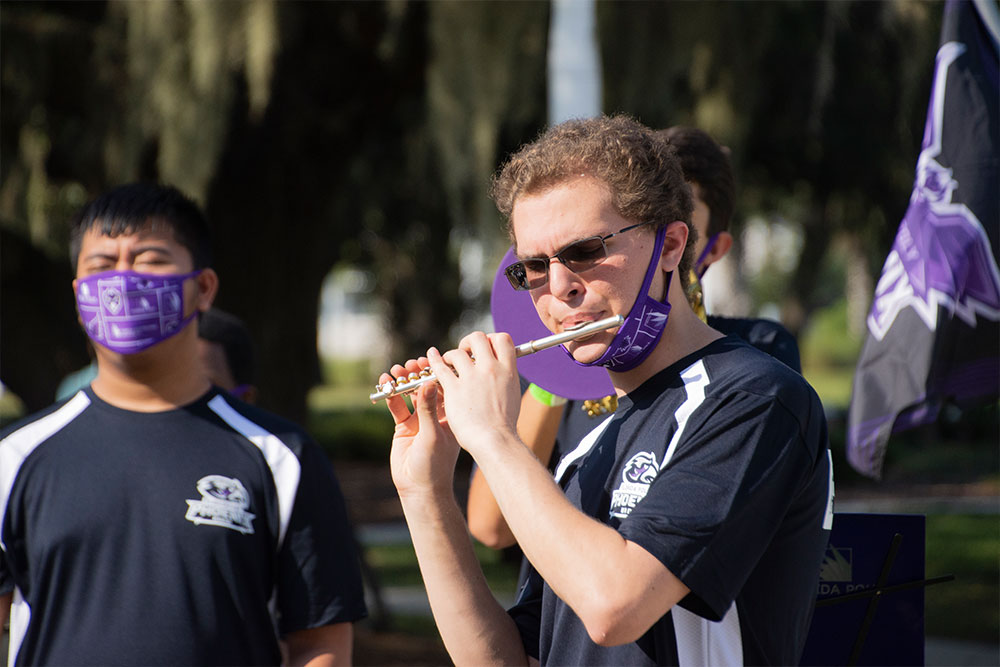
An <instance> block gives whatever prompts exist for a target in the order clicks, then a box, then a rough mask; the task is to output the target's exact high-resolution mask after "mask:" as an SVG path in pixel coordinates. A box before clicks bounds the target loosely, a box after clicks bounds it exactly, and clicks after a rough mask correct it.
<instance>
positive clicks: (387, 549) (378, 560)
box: [364, 544, 518, 593]
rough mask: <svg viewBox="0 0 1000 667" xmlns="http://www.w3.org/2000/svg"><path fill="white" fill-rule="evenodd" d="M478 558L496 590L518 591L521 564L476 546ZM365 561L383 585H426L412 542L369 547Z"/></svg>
mask: <svg viewBox="0 0 1000 667" xmlns="http://www.w3.org/2000/svg"><path fill="white" fill-rule="evenodd" d="M475 550H476V557H477V558H478V559H479V563H480V565H481V566H482V568H483V574H485V575H486V581H487V583H489V585H490V589H491V590H492V591H494V592H495V593H514V591H515V589H516V587H517V574H518V563H512V562H508V561H506V560H504V558H503V554H502V553H501V552H499V551H495V550H493V549H488V548H486V547H484V546H482V545H480V544H476V545H475ZM364 554H365V560H366V561H367V563H368V564H369V565H370V566H371V567H372V568H373V569H374V570H375V572H376V573H377V575H378V578H379V583H381V584H382V585H383V586H417V587H423V585H424V582H423V579H421V577H420V571H419V569H418V567H417V557H416V554H415V553H414V551H413V546H412V545H411V544H391V545H378V546H370V547H366V548H365V550H364Z"/></svg>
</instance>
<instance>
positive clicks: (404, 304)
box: [0, 0, 940, 419]
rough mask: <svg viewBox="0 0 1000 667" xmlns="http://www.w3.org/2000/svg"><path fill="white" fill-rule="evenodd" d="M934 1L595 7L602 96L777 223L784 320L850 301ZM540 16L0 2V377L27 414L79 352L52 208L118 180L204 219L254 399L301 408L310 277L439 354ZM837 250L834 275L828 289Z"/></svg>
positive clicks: (935, 12) (896, 190)
mask: <svg viewBox="0 0 1000 667" xmlns="http://www.w3.org/2000/svg"><path fill="white" fill-rule="evenodd" d="M939 7H940V5H939V4H935V3H918V2H911V3H870V2H816V3H785V2H782V3H728V2H703V3H662V2H629V3H614V2H603V3H598V5H597V11H598V30H599V35H600V47H601V53H602V62H603V69H604V90H605V93H604V99H605V109H606V110H607V111H609V112H615V111H623V112H627V113H630V114H632V115H635V116H637V117H639V118H640V119H641V120H642V121H643V122H645V123H647V124H649V125H651V126H654V127H663V126H667V125H672V124H678V123H687V124H694V125H698V126H701V127H704V128H705V129H707V130H708V131H710V132H711V133H713V134H714V135H715V136H717V137H719V138H720V140H722V141H723V142H724V143H726V144H727V145H729V146H730V147H731V148H732V150H733V155H734V159H735V166H736V170H737V175H738V180H739V184H740V198H741V199H740V201H741V212H742V213H743V214H744V215H748V214H751V213H754V214H761V215H765V216H772V217H776V216H784V217H786V218H788V219H790V220H794V221H796V223H797V224H799V225H800V226H801V228H802V238H803V251H802V253H801V257H800V259H799V265H798V268H797V269H795V270H794V272H793V273H792V275H791V277H790V278H789V279H788V280H787V283H785V284H782V285H779V286H778V288H777V289H778V293H777V298H778V299H779V300H781V301H782V303H783V307H784V315H785V320H786V323H788V324H789V325H790V326H791V327H792V328H793V329H799V328H801V326H802V325H803V323H804V322H805V321H806V320H807V319H808V317H809V315H810V313H811V312H812V311H813V310H814V309H816V308H818V307H820V306H823V305H825V304H827V303H829V301H830V300H831V299H833V298H835V297H837V296H839V295H840V294H843V293H844V289H845V288H844V283H843V279H844V278H843V274H844V273H845V272H846V274H847V276H848V278H847V280H848V285H853V286H854V287H853V289H854V291H855V293H856V294H857V295H858V296H856V297H854V298H853V302H854V303H860V304H862V305H861V306H860V307H856V309H859V310H861V311H862V312H863V311H864V310H865V309H866V308H867V299H868V298H870V294H871V291H872V290H871V286H870V283H871V275H873V273H874V271H875V270H877V269H878V267H879V266H880V264H881V262H882V260H883V259H884V257H885V251H886V249H887V248H888V245H889V243H890V241H891V238H892V235H893V232H894V230H895V228H896V225H897V222H898V220H899V218H900V216H901V214H902V212H903V209H904V207H905V205H906V201H907V200H908V195H909V189H910V186H911V181H912V174H913V167H914V162H915V158H916V155H917V152H918V149H919V142H920V130H921V127H922V122H923V116H924V113H925V110H926V101H927V95H928V91H929V85H930V76H931V70H932V63H933V53H934V49H935V48H936V40H937V34H938V21H939V19H940V16H939V15H940V11H939ZM548 18H549V6H548V4H547V3H546V2H509V3H500V2H491V3H469V2H429V3H425V2H402V1H394V0H386V1H384V2H365V3H334V2H330V3H299V2H276V1H275V0H248V1H247V2H240V3H231V2H141V3H140V2H117V1H109V2H88V3H77V2H71V3H31V2H29V3H13V2H5V3H3V5H2V7H0V30H2V39H0V62H2V80H0V86H2V88H0V95H2V99H3V104H2V106H0V151H2V155H3V159H2V161H0V226H2V230H3V237H2V239H0V240H2V242H3V265H2V267H0V269H2V272H3V275H2V285H0V291H2V293H0V299H2V302H0V306H2V313H0V315H2V316H0V379H2V381H3V382H4V384H5V385H7V386H8V387H9V388H10V389H11V390H12V391H13V392H14V393H15V394H17V395H19V396H20V397H21V398H22V399H23V400H24V401H25V403H26V405H27V407H28V408H29V409H34V408H38V407H41V406H42V405H44V404H45V403H46V402H47V396H50V395H51V392H52V391H53V390H54V388H55V385H56V383H57V382H58V379H59V378H61V377H62V376H64V375H65V374H67V373H69V372H71V371H73V370H75V369H76V368H78V367H79V366H82V365H83V364H85V363H86V361H87V356H86V351H85V346H84V345H83V343H82V338H81V336H80V334H79V332H78V330H77V327H76V326H75V323H74V322H73V321H72V313H71V315H70V317H69V318H67V319H66V320H65V321H63V320H62V319H61V318H57V317H55V315H54V314H53V311H54V310H55V309H56V308H62V309H65V308H67V303H71V302H68V299H70V298H71V297H69V287H68V282H67V281H66V280H65V278H66V277H67V276H68V270H69V269H68V264H67V258H66V243H65V237H66V221H67V220H68V218H69V216H70V214H71V212H72V211H73V210H74V209H75V208H77V207H79V206H80V205H82V204H83V203H84V202H85V201H86V200H87V199H89V198H90V197H92V196H94V195H96V194H98V193H99V192H101V191H103V190H105V189H107V188H108V187H110V186H112V185H114V184H118V183H121V182H124V181H129V180H135V179H140V178H146V179H159V180H162V181H167V182H172V183H174V184H176V185H178V186H179V187H181V188H182V189H183V190H185V191H186V192H188V193H189V194H190V195H191V196H193V197H194V198H195V199H196V200H198V201H199V202H200V203H202V204H203V205H204V207H205V208H206V211H207V212H208V214H209V217H210V219H211V220H212V222H213V224H214V226H215V229H216V235H217V248H218V252H217V261H216V265H217V268H218V270H219V272H220V275H221V276H222V289H221V292H220V295H219V299H218V304H219V305H220V306H221V307H223V308H225V309H227V310H230V311H232V312H234V313H235V314H237V315H239V316H240V317H242V318H244V319H245V320H246V321H247V322H248V324H249V325H250V328H251V330H252V332H253V334H254V336H255V338H256V340H257V343H258V346H259V348H260V359H261V363H260V378H259V380H260V384H261V386H262V387H263V389H264V393H263V402H264V404H265V406H267V407H270V408H272V409H275V410H277V411H279V412H281V413H284V414H286V415H288V416H291V417H293V418H295V419H302V418H303V417H304V415H305V404H306V403H305V399H306V394H307V392H308V390H309V388H310V387H311V386H313V385H314V384H315V383H316V381H317V380H318V379H319V370H318V369H319V366H318V358H317V351H316V321H317V314H318V313H317V311H318V303H319V292H320V286H321V283H322V281H323V279H324V277H325V276H326V275H327V274H328V273H329V271H330V270H331V269H332V268H333V267H335V266H341V265H354V266H360V267H365V268H367V269H368V270H370V271H371V272H372V273H373V275H374V277H375V284H376V286H377V287H376V290H377V291H376V296H377V298H380V299H383V300H384V301H385V303H386V304H387V307H386V312H387V313H388V321H387V323H386V325H387V327H386V328H387V330H388V331H389V333H390V335H391V336H392V342H393V347H394V353H393V354H399V355H400V358H403V357H402V355H409V354H411V353H413V352H415V351H418V350H421V349H424V348H426V347H427V346H428V345H431V344H435V345H445V344H447V343H448V342H449V341H450V336H449V334H450V333H451V331H452V326H453V324H454V323H455V322H456V321H460V320H461V318H462V316H463V313H466V312H467V311H468V310H469V309H476V308H479V309H480V312H481V310H482V309H483V307H484V305H485V297H486V291H485V290H486V289H488V285H486V284H484V285H482V286H481V288H480V289H478V290H476V289H475V286H473V289H472V290H471V291H470V290H464V291H463V293H462V295H460V294H459V289H458V285H459V284H460V283H461V282H462V280H463V275H462V274H461V272H460V270H459V259H460V255H461V253H462V252H463V250H464V249H465V248H467V247H469V243H470V242H478V243H479V244H480V248H481V249H482V253H483V257H484V258H485V259H484V261H485V262H489V263H492V262H493V261H495V257H498V256H499V253H500V252H502V249H503V247H505V245H506V241H505V240H504V239H503V237H502V235H501V233H500V230H499V225H498V224H497V222H498V219H497V215H496V213H495V211H494V210H493V208H492V204H491V203H490V202H489V200H488V199H487V198H486V195H485V192H486V188H487V185H488V181H489V176H490V174H491V172H492V171H493V169H494V168H495V167H496V165H497V163H498V162H499V161H500V159H501V158H502V156H504V155H505V154H507V153H508V152H509V151H510V150H512V149H514V148H516V147H517V146H518V145H519V144H521V143H523V142H524V141H528V140H530V139H531V138H533V137H534V136H535V135H536V134H537V132H538V131H539V130H540V129H541V127H542V126H543V125H544V120H545V106H546V103H545V90H546V86H545V72H546V62H545V60H546V48H547V30H548ZM835 244H837V245H839V246H840V247H846V248H848V252H847V256H848V258H849V262H848V263H849V264H850V266H849V267H848V269H847V270H846V271H844V270H842V271H840V273H836V272H835V274H833V275H836V276H837V281H831V280H830V279H829V275H831V274H830V273H829V272H828V270H827V268H825V267H827V265H828V264H829V263H830V262H831V259H830V253H829V251H828V250H829V248H830V247H832V246H833V245H835ZM39 267H47V268H45V270H44V271H42V270H41V269H40V268H39ZM817 267H819V268H817ZM852 267H853V268H852ZM492 268H493V267H492V265H490V266H489V267H488V270H486V271H485V272H484V273H485V274H487V275H491V274H492ZM29 270H30V271H37V272H40V273H42V274H44V275H45V276H46V278H45V280H41V279H33V278H31V277H30V275H31V274H29V273H27V272H28V271H29ZM60 276H61V277H60ZM838 281H839V282H838ZM852 281H853V282H852ZM831 285H833V287H831ZM26 286H28V287H26ZM25 290H30V294H28V295H26V294H25ZM69 307H70V308H71V306H69ZM43 330H44V333H43Z"/></svg>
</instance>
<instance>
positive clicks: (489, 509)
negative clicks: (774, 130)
mask: <svg viewBox="0 0 1000 667" xmlns="http://www.w3.org/2000/svg"><path fill="white" fill-rule="evenodd" d="M655 134H656V136H657V138H659V139H662V140H664V141H666V142H668V143H669V144H671V145H672V146H673V147H674V148H675V149H676V151H677V158H678V159H679V160H680V164H681V168H682V169H683V171H684V180H685V181H687V183H688V185H690V186H691V194H692V200H693V203H694V209H693V211H692V213H691V226H692V227H693V228H694V229H693V231H694V232H695V236H694V256H695V258H696V259H695V263H694V266H693V268H692V271H691V277H690V282H689V291H688V298H689V301H691V305H692V308H694V309H695V312H696V313H698V314H699V315H700V316H701V317H702V319H703V320H705V321H707V323H708V325H709V326H710V327H712V328H713V329H715V330H717V331H719V332H721V333H723V334H726V335H734V336H737V337H739V338H741V339H743V340H745V341H747V342H748V343H750V344H751V345H753V346H754V347H756V348H758V349H760V350H763V351H764V352H767V353H768V354H770V355H771V356H773V357H775V358H776V359H778V360H780V361H782V362H783V363H784V364H786V365H787V366H788V367H789V368H791V369H793V370H795V371H796V372H801V370H802V369H801V365H800V363H799V349H798V345H797V343H796V342H795V337H794V336H792V334H791V333H790V332H789V331H788V330H787V329H785V327H783V326H782V325H781V324H780V323H778V322H775V321H773V320H767V319H761V318H731V317H722V316H717V315H711V314H709V315H707V317H706V314H705V308H704V304H703V300H702V296H701V284H700V281H701V278H702V277H703V276H704V275H705V272H706V271H707V270H708V268H709V267H710V266H711V265H712V264H714V263H715V262H717V261H719V260H720V259H722V258H723V257H725V255H726V254H727V253H728V252H729V251H730V249H731V248H732V247H733V236H732V234H731V233H730V231H729V228H730V223H731V221H732V217H733V211H734V209H735V197H736V186H735V178H734V176H733V169H732V165H731V163H730V159H729V154H728V151H727V150H726V149H725V148H723V147H722V146H720V145H719V144H718V143H717V142H716V141H715V140H714V139H712V137H711V136H709V134H708V133H707V132H705V131H704V130H700V129H698V128H692V127H682V126H675V127H671V128H668V129H666V130H659V131H657V132H656V133H655ZM616 405H617V402H616V400H615V397H614V396H609V397H606V398H605V399H602V400H599V401H567V400H566V399H564V398H562V397H560V396H556V395H553V394H552V393H550V392H548V391H546V390H544V389H542V388H541V387H539V386H538V385H537V384H533V383H532V384H530V385H529V386H528V389H527V391H526V392H524V393H523V396H522V400H521V411H520V416H519V417H518V422H517V432H518V435H519V436H520V437H521V440H522V441H523V442H524V443H525V444H526V445H527V446H528V447H529V448H530V449H531V450H532V451H533V452H534V453H535V455H536V456H537V457H538V459H539V460H540V461H542V463H544V464H546V465H547V466H548V468H549V469H550V470H552V471H555V467H556V464H557V463H558V462H559V460H560V459H561V458H562V456H563V455H564V454H566V453H567V452H568V451H571V450H572V448H573V447H575V446H576V444H577V443H579V442H580V441H581V440H582V439H583V437H584V436H585V435H587V433H589V432H590V431H592V430H593V429H594V428H595V427H596V426H597V425H598V424H599V423H600V422H601V421H602V420H603V419H605V418H606V417H607V415H608V414H609V413H610V412H614V409H615V406H616ZM466 515H467V518H468V522H469V532H470V533H472V535H473V537H475V538H476V539H477V540H479V541H480V542H481V543H483V544H484V545H486V546H488V547H491V548H494V549H503V548H508V547H512V546H514V545H515V544H516V541H515V539H514V535H513V533H511V531H510V527H509V526H508V525H507V522H506V521H505V520H504V517H503V514H502V513H501V512H500V507H499V506H498V505H497V502H496V500H495V499H494V498H493V494H492V493H491V492H490V489H489V486H488V485H487V484H486V480H485V478H484V477H483V474H482V472H481V471H480V470H479V469H478V468H476V469H475V470H474V471H473V475H472V480H471V482H470V485H469V496H468V502H467V504H466ZM526 573H527V569H526V567H524V565H523V564H522V568H521V580H522V581H523V579H524V576H525V575H526Z"/></svg>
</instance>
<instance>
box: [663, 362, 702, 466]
mask: <svg viewBox="0 0 1000 667" xmlns="http://www.w3.org/2000/svg"><path fill="white" fill-rule="evenodd" d="M681 379H682V380H684V391H686V392H687V398H686V399H685V400H684V402H683V403H681V404H680V407H678V408H677V410H676V411H675V412H674V419H676V420H677V430H676V431H674V435H673V437H672V438H670V445H669V446H668V447H667V452H666V453H665V454H664V455H663V461H662V462H661V463H660V470H663V469H664V468H665V467H666V465H667V464H668V463H670V459H671V458H673V456H674V451H675V450H676V449H677V445H678V443H680V441H681V435H683V434H684V427H685V426H687V422H688V418H690V417H691V414H692V413H693V412H694V411H695V410H697V409H698V408H699V407H700V406H701V404H702V403H704V402H705V387H707V386H708V384H709V379H708V371H706V370H705V362H704V360H702V359H699V360H698V361H696V362H694V363H693V364H691V365H690V366H688V367H687V368H685V369H684V370H683V371H681Z"/></svg>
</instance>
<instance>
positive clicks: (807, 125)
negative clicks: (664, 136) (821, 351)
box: [598, 2, 941, 333]
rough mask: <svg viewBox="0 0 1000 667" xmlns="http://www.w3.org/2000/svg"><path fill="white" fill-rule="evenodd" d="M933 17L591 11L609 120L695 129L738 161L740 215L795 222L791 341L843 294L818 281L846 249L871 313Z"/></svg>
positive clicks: (729, 7) (698, 8) (904, 182)
mask: <svg viewBox="0 0 1000 667" xmlns="http://www.w3.org/2000/svg"><path fill="white" fill-rule="evenodd" d="M940 7H941V6H940V4H936V3H878V2H802V3H793V2H780V3H778V2H773V3H760V2H756V3H731V2H698V3H684V2H680V3H661V2H630V3H614V2H608V3H600V4H599V5H598V8H599V11H598V19H599V21H600V35H601V53H602V57H603V62H604V72H605V98H604V99H605V108H606V109H608V110H622V111H627V112H630V113H633V114H635V115H637V116H639V117H640V118H641V120H643V121H644V122H645V123H646V124H648V125H651V126H654V127H663V126H667V125H672V124H691V125H696V126H698V127H702V128H704V129H706V130H707V131H709V132H710V133H712V134H713V135H714V136H716V137H717V138H719V140H720V141H721V142H723V143H725V144H726V145H728V146H730V147H731V149H732V152H733V162H734V168H735V170H736V173H737V182H738V186H739V192H738V196H739V202H738V203H739V208H738V211H737V215H738V216H740V215H741V214H742V215H744V216H745V215H746V214H747V213H764V214H767V215H772V216H773V215H783V216H786V217H788V218H791V219H794V220H796V221H797V222H798V224H800V225H801V228H802V231H803V247H802V251H801V253H800V255H799V260H798V266H797V268H796V269H795V270H794V271H793V273H792V275H791V276H790V277H789V279H788V280H787V282H786V283H785V284H783V285H782V294H780V295H779V296H780V297H782V298H783V304H782V305H783V308H782V310H783V312H782V320H783V321H784V322H785V324H786V325H788V326H789V328H791V329H792V330H793V331H794V332H796V333H797V332H798V331H799V330H800V329H801V328H802V326H803V325H804V323H805V322H806V320H807V319H808V317H809V315H810V314H811V313H812V312H813V311H814V310H815V309H816V308H818V307H821V306H825V305H828V304H829V303H830V302H831V301H832V300H833V299H834V298H836V297H839V296H841V295H843V294H844V293H845V285H844V283H843V282H837V283H834V284H833V285H831V284H830V282H829V281H826V280H825V278H827V277H828V274H827V273H825V272H824V271H822V270H820V269H821V268H822V267H823V266H824V264H825V262H828V261H829V255H828V250H829V249H830V248H831V247H834V246H835V245H837V242H838V241H839V240H842V239H843V240H844V243H843V244H841V245H844V244H846V253H845V254H846V255H847V257H848V263H849V264H850V267H849V269H848V271H847V274H848V275H847V287H850V288H852V289H851V290H850V292H849V293H848V297H849V301H851V302H852V304H851V305H853V307H854V308H855V309H860V310H861V311H862V318H863V317H864V314H865V313H866V312H867V308H868V300H869V299H870V298H871V294H872V292H873V290H874V285H873V284H872V279H871V275H872V272H873V271H874V270H877V269H879V268H881V263H882V261H884V259H885V255H886V252H887V250H888V248H889V245H890V244H891V242H892V238H893V236H894V235H895V231H896V228H897V226H898V224H899V220H900V218H901V217H902V214H903V212H904V211H905V209H906V204H907V202H908V201H909V194H910V190H911V188H912V185H913V172H914V167H915V165H916V158H917V154H918V153H919V149H920V139H921V132H922V130H923V121H924V117H925V114H926V107H927V99H928V95H929V91H930V82H931V75H932V73H933V63H934V54H935V51H936V49H937V38H938V33H939V31H940Z"/></svg>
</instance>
